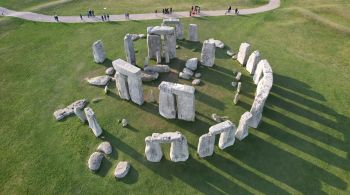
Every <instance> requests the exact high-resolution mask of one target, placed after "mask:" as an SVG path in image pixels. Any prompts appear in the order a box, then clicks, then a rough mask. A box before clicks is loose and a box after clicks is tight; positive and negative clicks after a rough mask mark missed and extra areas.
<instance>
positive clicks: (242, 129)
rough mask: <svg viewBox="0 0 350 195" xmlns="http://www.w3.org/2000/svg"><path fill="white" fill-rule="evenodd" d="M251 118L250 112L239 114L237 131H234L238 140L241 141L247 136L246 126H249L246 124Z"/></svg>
mask: <svg viewBox="0 0 350 195" xmlns="http://www.w3.org/2000/svg"><path fill="white" fill-rule="evenodd" d="M251 118H252V114H251V113H250V112H245V113H244V114H243V115H242V116H241V119H240V120H239V125H238V128H237V131H236V135H235V136H236V138H237V139H238V140H240V141H241V140H243V139H244V138H245V137H247V136H248V128H249V126H248V125H249V123H250V120H251Z"/></svg>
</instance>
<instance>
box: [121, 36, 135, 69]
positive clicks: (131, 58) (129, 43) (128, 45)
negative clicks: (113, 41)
mask: <svg viewBox="0 0 350 195" xmlns="http://www.w3.org/2000/svg"><path fill="white" fill-rule="evenodd" d="M124 50H125V55H126V61H127V62H129V63H130V64H133V65H136V57H135V50H134V42H133V36H132V35H130V34H126V35H125V37H124Z"/></svg>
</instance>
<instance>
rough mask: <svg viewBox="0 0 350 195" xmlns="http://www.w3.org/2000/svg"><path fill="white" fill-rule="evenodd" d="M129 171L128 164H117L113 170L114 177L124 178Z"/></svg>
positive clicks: (123, 162)
mask: <svg viewBox="0 0 350 195" xmlns="http://www.w3.org/2000/svg"><path fill="white" fill-rule="evenodd" d="M129 170H130V164H129V163H128V162H126V161H122V162H120V163H118V165H117V166H116V167H115V170H114V176H115V177H116V178H118V179H120V178H123V177H125V176H126V175H127V174H128V173H129Z"/></svg>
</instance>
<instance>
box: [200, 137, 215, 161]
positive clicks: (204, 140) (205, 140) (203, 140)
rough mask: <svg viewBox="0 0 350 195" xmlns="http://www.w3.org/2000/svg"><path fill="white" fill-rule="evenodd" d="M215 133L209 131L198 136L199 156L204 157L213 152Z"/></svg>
mask: <svg viewBox="0 0 350 195" xmlns="http://www.w3.org/2000/svg"><path fill="white" fill-rule="evenodd" d="M214 144H215V135H213V134H211V133H207V134H204V135H202V136H200V137H199V141H198V147H197V153H198V155H199V157H201V158H204V157H207V156H211V155H213V153H214Z"/></svg>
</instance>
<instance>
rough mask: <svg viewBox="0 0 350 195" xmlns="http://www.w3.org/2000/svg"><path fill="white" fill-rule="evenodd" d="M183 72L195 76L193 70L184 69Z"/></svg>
mask: <svg viewBox="0 0 350 195" xmlns="http://www.w3.org/2000/svg"><path fill="white" fill-rule="evenodd" d="M182 72H183V73H185V74H188V75H190V76H193V74H194V73H193V71H192V70H190V69H189V68H184V69H183V70H182Z"/></svg>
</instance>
